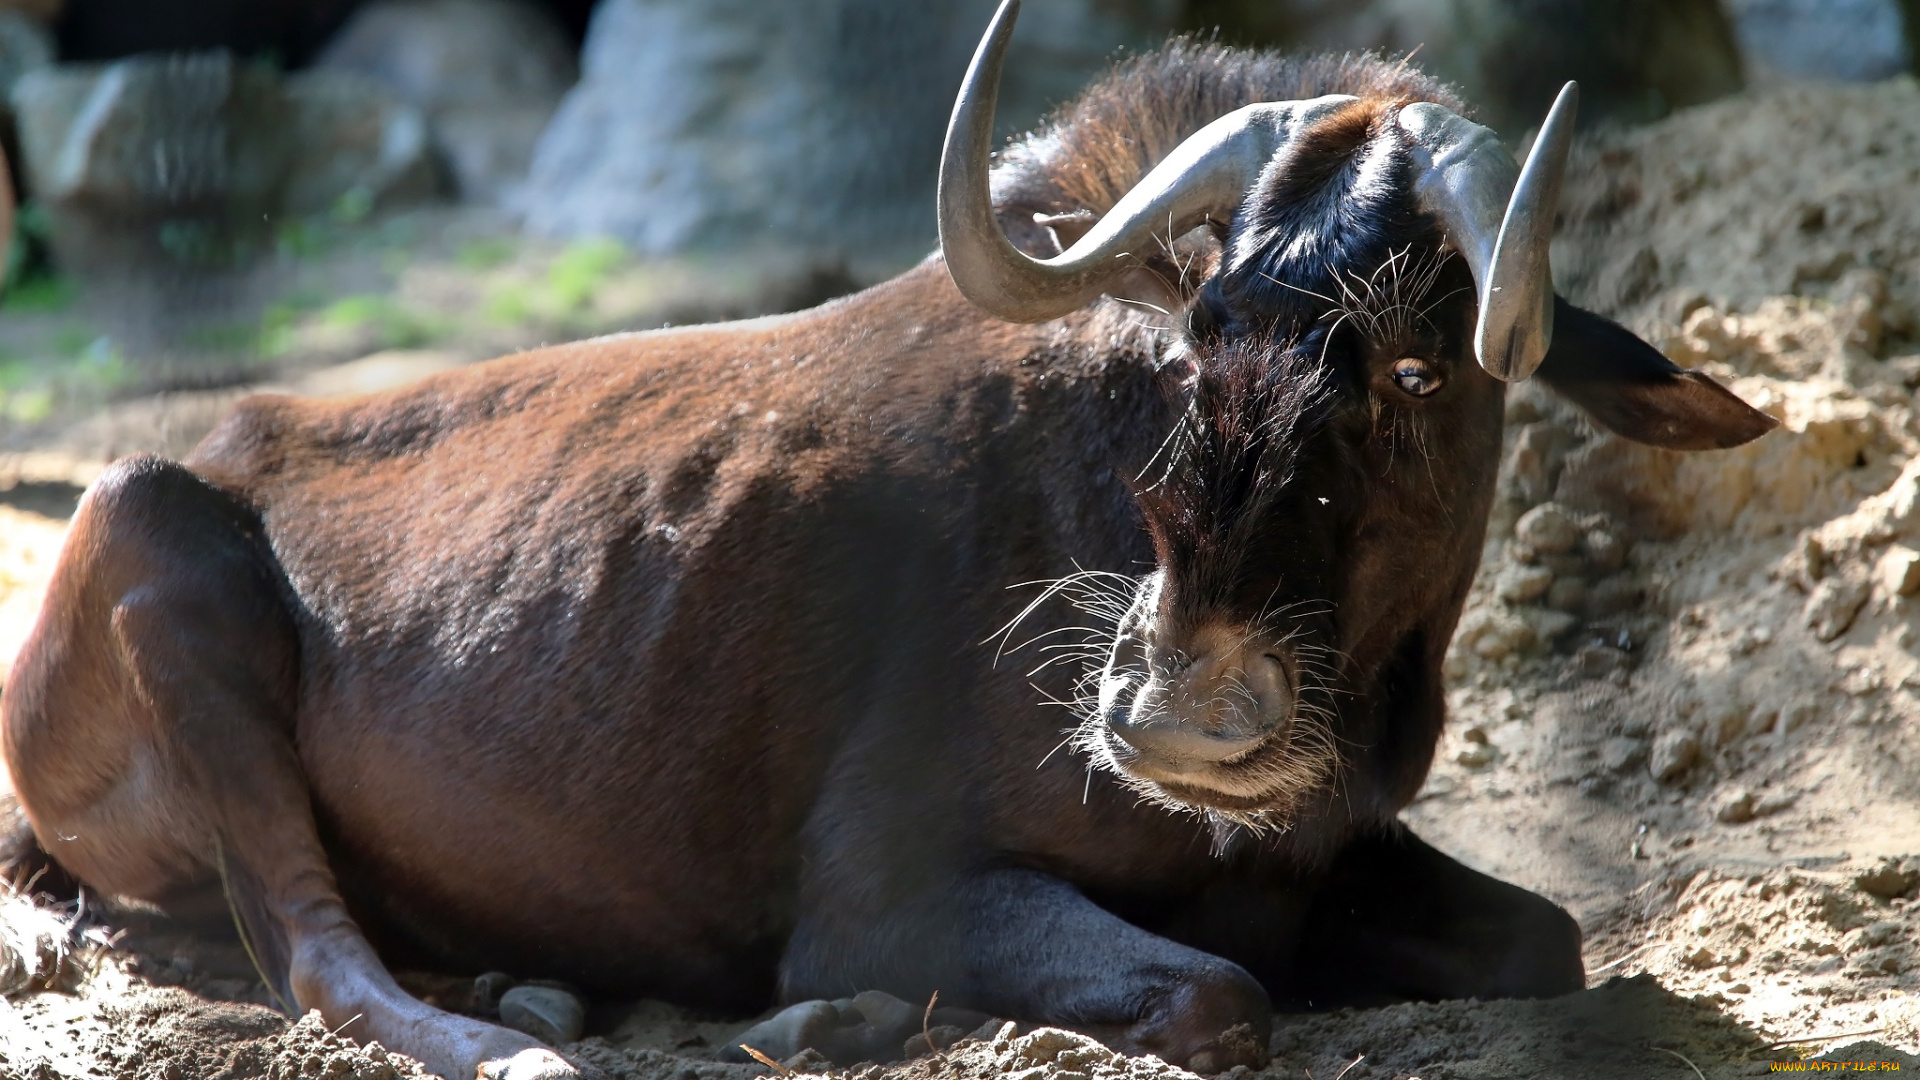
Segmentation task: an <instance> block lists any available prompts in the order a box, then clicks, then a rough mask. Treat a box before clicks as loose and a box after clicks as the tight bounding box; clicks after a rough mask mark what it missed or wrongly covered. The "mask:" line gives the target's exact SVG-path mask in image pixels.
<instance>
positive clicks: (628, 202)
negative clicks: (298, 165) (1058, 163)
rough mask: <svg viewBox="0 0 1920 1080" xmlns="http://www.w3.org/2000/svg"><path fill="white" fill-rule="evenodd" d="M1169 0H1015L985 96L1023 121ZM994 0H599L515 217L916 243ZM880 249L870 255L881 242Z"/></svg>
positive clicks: (926, 235)
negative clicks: (1007, 38) (1020, 2)
mask: <svg viewBox="0 0 1920 1080" xmlns="http://www.w3.org/2000/svg"><path fill="white" fill-rule="evenodd" d="M1178 7H1179V5H1178V4H1177V3H1176V2H1174V0H1144V2H1140V3H1134V4H1129V5H1118V4H1106V3H1099V2H1097V0H1060V2H1058V3H1050V4H1033V5H1029V6H1028V9H1027V11H1026V12H1025V13H1024V14H1023V16H1022V18H1021V20H1020V24H1019V27H1018V29H1017V31H1016V34H1015V38H1014V46H1013V53H1012V55H1011V57H1010V59H1009V68H1008V74H1007V79H1006V84H1005V87H1004V88H1003V90H1002V92H1001V98H1000V117H1001V123H1002V126H1003V128H1004V129H1005V130H1009V131H1011V130H1017V129H1019V128H1022V127H1026V126H1029V125H1031V124H1032V123H1034V122H1035V121H1036V120H1037V119H1039V117H1040V116H1041V114H1042V113H1043V112H1044V111H1045V109H1046V108H1047V106H1049V105H1050V104H1053V103H1056V102H1059V101H1061V100H1064V99H1065V98H1066V97H1068V96H1070V95H1071V94H1072V93H1073V91H1074V90H1075V89H1077V88H1078V87H1079V86H1080V85H1081V84H1083V83H1084V82H1085V81H1086V80H1087V79H1088V78H1089V77H1090V76H1092V75H1093V74H1094V73H1096V72H1097V71H1099V70H1100V69H1101V68H1102V67H1103V66H1104V65H1105V63H1106V62H1107V59H1108V58H1109V57H1110V56H1111V54H1112V52H1113V50H1114V49H1115V48H1116V47H1117V46H1121V45H1128V44H1133V45H1138V44H1149V43H1152V42H1155V41H1158V40H1160V39H1162V38H1163V37H1164V36H1165V34H1166V32H1167V30H1168V29H1170V28H1171V27H1172V25H1173V23H1174V21H1175V16H1176V15H1177V14H1178ZM993 8H994V3H993V0H944V2H939V3H922V4H901V3H897V2H896V0H789V2H786V3H780V4H766V3H760V2H756V0H605V2H604V3H602V4H601V5H600V7H599V8H598V9H597V11H596V12H595V15H594V19H593V23H592V25H591V26H590V28H589V30H588V34H587V42H586V48H585V51H584V54H583V57H582V77H581V81H580V84H579V85H578V86H576V87H575V88H574V89H573V90H572V92H570V93H569V94H568V96H567V99H566V101H565V102H564V103H563V104H562V105H561V107H560V111H559V112H558V113H557V114H556V115H555V117H554V120H553V123H552V125H551V126H550V127H549V128H548V129H547V131H546V133H545V135H543V136H542V138H541V140H540V145H539V147H538V149H537V150H536V152H535V155H534V163H533V173H532V178H531V182H530V185H529V190H528V198H527V200H526V211H527V220H528V222H529V224H530V225H531V226H532V227H533V228H535V229H536V230H538V231H541V232H546V233H550V234H558V235H563V236H588V235H604V236H612V237H616V238H618V239H620V240H623V241H625V242H626V243H628V244H629V245H631V246H633V247H635V248H637V249H639V250H641V251H644V252H649V253H661V252H670V251H679V250H685V249H689V248H709V249H711V248H733V249H741V248H776V249H783V250H787V251H794V250H798V251H801V252H805V253H810V254H812V255H815V256H817V257H818V258H820V259H821V260H824V261H831V260H834V259H845V260H850V261H853V262H855V263H858V262H860V261H861V260H862V259H874V258H876V257H877V258H878V259H879V261H880V262H881V264H883V265H884V264H887V263H897V262H898V261H900V260H901V259H903V258H910V257H912V256H913V255H914V254H917V253H920V252H924V251H925V250H926V249H927V247H928V246H930V245H931V244H932V242H933V239H934V221H933V190H934V176H935V172H936V169H937V167H938V163H939V156H940V143H941V140H942V137H943V136H944V134H945V131H946V122H947V115H948V112H949V110H950V109H951V108H952V104H953V93H954V90H955V88H956V87H958V85H959V82H960V76H961V74H962V73H963V72H964V71H965V68H966V63H967V60H968V58H969V57H970V56H971V54H972V50H973V47H974V45H975V43H976V42H977V41H978V39H979V35H980V32H981V30H982V29H983V28H984V27H985V26H986V23H987V19H988V18H989V17H990V16H991V14H992V11H993ZM882 253H884V254H882Z"/></svg>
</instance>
